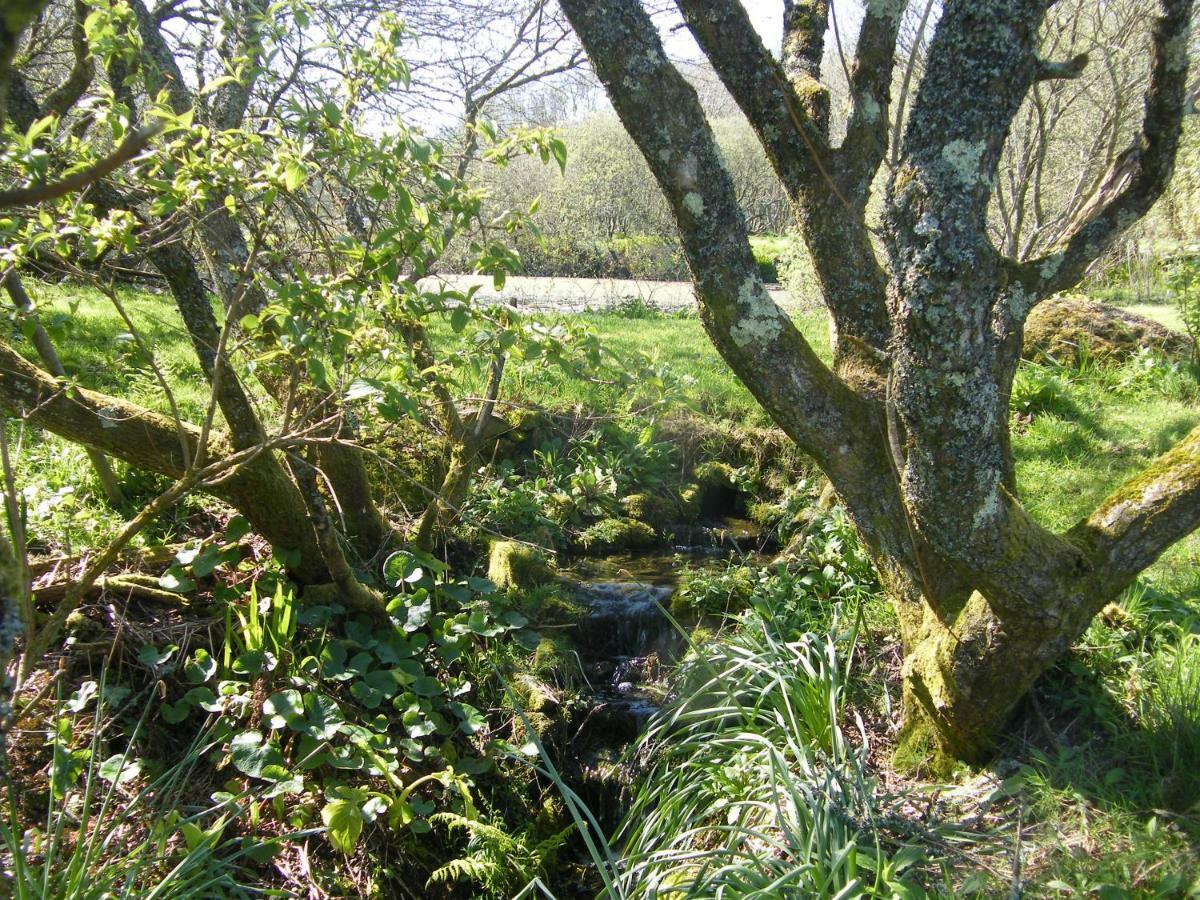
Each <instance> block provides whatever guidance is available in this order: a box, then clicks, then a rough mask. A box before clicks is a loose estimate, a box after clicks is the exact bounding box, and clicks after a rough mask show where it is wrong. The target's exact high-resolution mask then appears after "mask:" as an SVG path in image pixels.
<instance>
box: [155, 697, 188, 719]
mask: <svg viewBox="0 0 1200 900" xmlns="http://www.w3.org/2000/svg"><path fill="white" fill-rule="evenodd" d="M191 711H192V704H191V703H189V702H188V701H187V699H186V698H184V699H182V700H179V701H177V702H175V703H164V704H163V705H162V706H160V707H159V708H158V714H159V716H160V717H161V718H162V720H163V721H164V722H166V723H167V724H168V725H178V724H179V723H180V722H182V721H183V720H184V719H186V718H187V717H188V714H189V713H190V712H191Z"/></svg>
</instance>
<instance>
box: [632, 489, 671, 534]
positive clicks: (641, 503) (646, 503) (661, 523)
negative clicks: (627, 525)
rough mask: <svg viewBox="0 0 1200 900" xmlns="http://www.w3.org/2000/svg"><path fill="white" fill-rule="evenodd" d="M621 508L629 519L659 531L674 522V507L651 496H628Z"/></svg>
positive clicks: (659, 498) (668, 502)
mask: <svg viewBox="0 0 1200 900" xmlns="http://www.w3.org/2000/svg"><path fill="white" fill-rule="evenodd" d="M621 507H622V508H623V509H624V510H625V514H626V515H627V516H629V517H630V518H631V519H637V520H638V521H641V522H645V523H646V524H647V525H650V526H652V527H653V528H658V529H661V528H663V527H665V526H666V525H668V524H670V523H671V522H673V521H674V520H675V516H676V510H675V505H674V504H673V503H671V502H670V501H668V500H664V499H663V498H662V497H656V496H654V495H653V494H630V495H629V496H628V497H626V498H625V499H624V500H622V501H621Z"/></svg>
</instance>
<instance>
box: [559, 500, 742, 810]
mask: <svg viewBox="0 0 1200 900" xmlns="http://www.w3.org/2000/svg"><path fill="white" fill-rule="evenodd" d="M675 533H676V535H677V544H676V546H674V547H673V548H672V551H673V552H671V553H667V554H663V553H651V554H635V555H617V556H608V557H602V558H587V559H580V560H577V561H576V563H575V565H573V566H572V567H570V568H569V569H568V570H567V572H566V574H567V576H568V577H569V578H571V579H572V581H573V586H572V591H573V593H574V595H575V598H576V599H577V600H578V601H579V602H580V603H581V604H582V605H583V606H585V607H586V608H587V610H588V614H587V616H586V618H584V619H583V620H582V621H580V622H579V623H578V625H577V632H576V638H575V645H576V650H577V651H578V653H579V661H580V664H581V666H582V669H583V674H584V677H585V679H586V683H587V687H588V692H589V695H590V696H589V701H590V702H589V707H588V710H587V712H586V713H585V714H584V715H583V717H582V721H581V722H580V724H579V725H578V726H577V727H574V728H573V729H572V730H573V736H572V738H571V741H570V747H569V748H566V749H567V750H568V754H569V756H571V757H572V758H573V759H574V762H575V765H574V766H572V767H571V768H573V769H575V772H574V777H573V778H572V779H571V780H572V781H574V782H575V783H574V785H573V787H574V788H575V790H576V791H577V792H578V793H579V794H580V795H581V796H583V798H584V799H585V800H586V801H587V802H588V804H589V806H590V807H591V808H592V810H593V812H595V813H596V814H597V815H598V816H599V818H600V820H601V823H602V824H603V825H605V826H606V827H607V828H612V827H613V826H615V825H616V823H617V822H618V821H619V819H620V808H619V807H620V803H619V795H620V788H621V783H622V781H623V780H624V778H623V777H622V776H623V773H622V771H621V768H622V767H621V765H620V760H621V756H622V754H623V752H624V750H625V748H626V747H627V746H628V745H629V744H630V743H632V742H633V741H634V740H636V739H637V737H638V735H639V734H640V733H641V732H642V730H643V729H644V728H645V726H646V723H647V722H648V721H649V719H650V717H651V716H652V715H654V713H655V712H657V711H658V709H659V707H660V706H661V704H662V701H663V699H664V693H665V690H666V674H667V672H668V669H669V667H670V666H671V665H672V664H673V663H675V662H676V661H677V660H678V659H679V657H680V655H681V653H682V651H683V650H684V648H685V645H686V640H685V639H684V637H683V635H682V634H680V632H679V630H678V627H677V626H676V625H675V624H673V623H672V622H671V620H670V619H669V618H668V617H667V615H665V614H664V610H665V609H667V608H668V607H669V605H670V598H671V594H672V593H674V591H675V587H676V585H677V584H678V581H679V576H680V573H681V571H682V569H683V568H684V567H685V566H687V567H689V568H690V569H692V570H693V571H694V570H695V569H697V568H703V567H705V566H714V567H715V566H721V565H724V564H725V563H726V561H728V560H729V559H730V558H731V557H734V556H744V555H750V556H755V557H757V553H758V551H759V550H761V540H760V538H759V537H758V533H757V530H756V529H755V527H754V526H753V525H752V524H751V523H749V522H746V521H744V520H735V519H725V520H722V521H720V522H718V523H715V524H712V525H707V526H693V527H690V528H680V529H676V530H675Z"/></svg>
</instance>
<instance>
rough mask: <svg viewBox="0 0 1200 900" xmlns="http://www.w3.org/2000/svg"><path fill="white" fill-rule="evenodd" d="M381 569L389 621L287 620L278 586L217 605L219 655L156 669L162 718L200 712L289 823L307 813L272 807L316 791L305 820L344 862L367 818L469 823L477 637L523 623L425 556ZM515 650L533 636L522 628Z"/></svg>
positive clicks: (318, 609)
mask: <svg viewBox="0 0 1200 900" xmlns="http://www.w3.org/2000/svg"><path fill="white" fill-rule="evenodd" d="M384 574H385V576H386V578H387V581H388V584H389V585H390V586H391V588H392V589H393V590H394V591H395V592H396V594H395V596H394V597H393V598H392V599H391V601H390V602H389V603H388V606H387V610H388V613H389V615H390V616H391V618H392V621H393V623H394V626H395V627H391V628H382V629H381V628H380V627H379V624H378V622H377V621H375V620H371V619H360V618H356V617H354V616H348V617H346V616H345V612H346V611H345V610H344V609H342V608H341V607H340V606H338V605H336V604H334V605H328V606H320V605H314V604H312V603H309V604H308V605H306V606H305V608H304V609H303V610H300V609H298V608H297V606H296V604H295V600H294V598H293V597H292V595H291V594H290V593H289V592H287V591H285V590H283V589H282V587H279V588H276V590H275V591H274V592H267V593H265V594H264V595H263V596H261V597H260V595H259V594H258V593H257V591H255V590H251V591H250V593H249V594H248V595H247V596H245V597H243V598H238V599H236V600H235V601H233V602H231V603H230V609H231V610H232V612H231V613H230V614H229V615H228V616H227V618H226V629H225V643H224V646H223V647H222V648H221V649H220V651H219V652H217V653H216V654H209V653H208V652H207V651H205V650H203V649H198V650H197V651H196V652H195V653H194V654H192V655H191V656H190V657H189V658H188V659H187V660H186V661H184V662H183V663H182V664H176V663H174V662H173V661H172V660H171V653H172V651H173V648H167V649H166V650H164V651H163V652H162V653H161V654H160V656H159V658H160V659H161V662H158V663H156V665H157V666H158V667H159V669H160V670H161V671H159V672H158V674H159V677H164V678H165V677H166V676H167V675H168V674H171V673H174V675H175V679H174V680H175V681H176V682H177V683H178V688H177V689H176V690H173V691H172V692H171V693H172V695H173V696H174V697H175V699H173V700H169V702H167V703H164V704H163V705H162V707H161V709H160V713H159V714H160V716H161V717H162V719H163V720H164V721H166V722H167V723H168V724H172V725H173V724H178V723H181V722H183V721H184V720H185V719H187V718H188V717H189V716H191V715H193V714H194V713H195V712H198V711H203V712H205V713H211V714H214V715H215V716H216V717H217V718H216V725H215V730H214V733H213V739H214V741H216V742H217V743H218V744H220V745H223V746H224V747H225V749H226V752H227V753H228V759H229V764H230V765H231V766H232V768H233V769H234V770H236V772H237V773H239V775H240V776H243V777H245V778H246V779H249V781H250V783H251V784H252V785H254V790H255V792H256V793H257V794H260V795H262V796H266V797H275V798H280V799H279V801H278V803H279V805H278V807H277V808H276V813H277V815H279V816H280V817H281V818H283V817H284V815H285V808H288V810H287V817H288V819H289V820H290V821H295V820H296V819H297V818H298V819H299V820H300V821H302V822H303V821H305V820H306V818H307V817H310V816H311V806H310V804H307V803H300V804H298V805H295V806H294V807H293V805H292V804H290V803H288V801H287V798H298V797H302V796H303V795H304V794H306V793H308V794H317V795H318V796H319V795H323V796H324V798H325V799H324V805H323V806H322V807H321V808H320V821H321V823H322V824H323V825H324V826H325V832H326V834H327V836H328V839H329V841H330V843H331V844H332V845H333V846H334V848H335V849H337V850H339V851H340V852H342V853H346V854H349V853H352V852H354V850H355V848H356V846H357V845H358V842H359V840H360V838H361V836H362V834H363V833H364V831H365V829H366V827H367V826H369V825H371V824H373V823H378V824H380V825H384V826H386V827H387V828H389V829H391V830H393V831H401V832H411V833H413V834H417V835H419V834H423V833H425V832H428V831H429V829H430V824H429V818H428V817H429V815H430V814H431V813H433V812H434V810H435V809H437V808H438V806H439V805H440V806H442V807H443V809H446V810H448V811H450V812H455V813H458V814H460V815H463V816H467V817H474V816H475V815H476V811H475V804H474V799H473V788H474V784H473V781H472V778H471V776H472V775H473V774H478V773H480V772H483V771H486V770H487V769H488V768H490V767H491V765H492V762H491V760H489V759H488V758H487V757H486V756H481V755H480V754H479V750H478V749H477V748H475V747H473V746H472V745H473V743H474V740H475V738H474V736H475V735H479V734H481V733H486V731H487V729H488V724H487V722H486V720H485V718H484V716H483V713H482V712H481V711H480V709H479V708H478V707H477V706H475V705H474V704H473V703H472V700H474V699H475V696H476V694H477V693H478V691H479V690H480V689H481V688H480V682H481V680H482V681H486V680H487V678H488V669H489V668H490V666H491V662H490V659H491V657H490V656H489V654H488V652H487V648H488V646H489V644H488V642H489V641H493V640H494V639H496V638H498V637H499V636H501V635H503V634H505V633H506V632H512V631H515V630H519V629H523V628H524V626H525V625H526V624H527V620H526V619H525V617H524V616H522V615H520V614H519V613H518V612H516V611H515V610H510V609H507V608H505V606H504V602H505V600H504V598H503V596H502V595H499V594H494V593H492V585H491V583H490V582H487V581H483V580H481V579H475V578H471V579H466V580H454V579H452V578H450V577H448V575H447V573H446V567H445V566H444V564H442V563H440V562H438V561H436V560H433V559H430V558H427V557H423V556H421V557H419V556H416V555H413V554H410V553H407V552H403V551H401V552H398V553H395V554H393V555H392V556H391V557H389V559H388V561H387V562H386V563H385V565H384ZM522 643H523V644H524V645H527V646H528V645H535V644H536V635H533V634H532V633H531V632H522ZM152 661H153V660H152ZM474 665H478V666H480V671H478V672H476V671H473V670H472V669H471V668H470V667H471V666H474ZM476 702H478V701H476ZM455 740H457V741H458V742H459V746H458V747H455V745H454V742H455ZM414 765H419V769H418V771H419V772H420V773H421V774H419V775H416V774H415V773H414V772H413V771H412V770H413V768H414ZM414 775H415V777H414ZM306 824H315V823H307V822H306Z"/></svg>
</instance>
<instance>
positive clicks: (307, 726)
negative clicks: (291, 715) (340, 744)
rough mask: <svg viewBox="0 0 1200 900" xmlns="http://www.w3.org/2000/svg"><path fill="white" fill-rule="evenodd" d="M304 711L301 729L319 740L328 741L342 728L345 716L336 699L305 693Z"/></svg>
mask: <svg viewBox="0 0 1200 900" xmlns="http://www.w3.org/2000/svg"><path fill="white" fill-rule="evenodd" d="M304 711H305V713H306V716H305V721H304V726H303V731H304V733H305V734H309V735H312V736H313V737H315V738H316V739H317V740H319V741H328V740H330V739H331V738H333V737H334V736H335V735H337V733H338V732H339V731H341V730H342V725H343V724H345V722H346V717H345V716H344V715H342V709H341V707H340V706H338V705H337V701H336V700H334V699H333V698H332V697H327V696H325V695H324V694H306V695H305V697H304Z"/></svg>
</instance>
